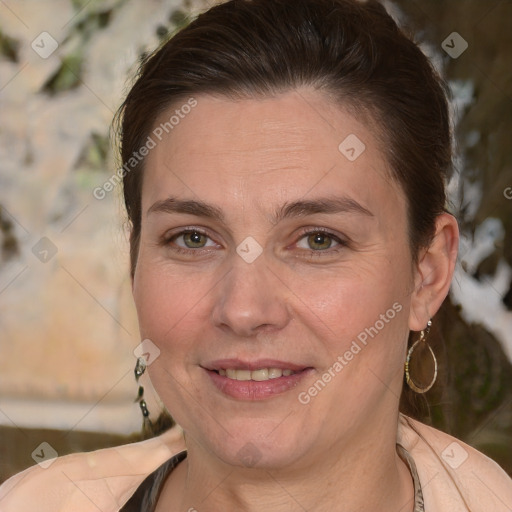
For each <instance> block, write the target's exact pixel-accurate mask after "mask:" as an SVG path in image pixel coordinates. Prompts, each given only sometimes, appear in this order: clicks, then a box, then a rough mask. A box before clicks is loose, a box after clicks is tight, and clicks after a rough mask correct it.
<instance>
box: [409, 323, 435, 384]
mask: <svg viewBox="0 0 512 512" xmlns="http://www.w3.org/2000/svg"><path fill="white" fill-rule="evenodd" d="M431 326H432V321H431V320H429V321H428V323H427V327H426V328H425V329H424V330H423V331H421V334H420V338H419V339H418V340H416V341H415V342H414V344H413V345H412V346H411V348H410V349H409V351H408V352H407V358H406V360H405V380H406V382H407V384H408V386H409V387H410V388H411V389H412V390H413V391H416V393H426V392H427V391H428V390H429V389H430V388H431V387H432V386H433V385H434V383H435V381H436V379H437V359H436V356H435V354H434V351H433V350H432V348H431V347H430V345H429V344H428V342H427V339H426V338H427V335H428V333H429V332H430V327H431ZM416 349H418V351H419V352H420V354H421V353H422V352H428V353H429V355H430V356H431V357H432V360H433V364H434V372H433V373H434V376H433V378H432V380H431V381H430V383H429V384H427V385H426V386H424V385H422V384H421V383H418V382H414V379H413V377H411V374H410V371H411V367H413V368H414V369H415V370H418V371H419V370H420V369H421V360H422V357H421V356H418V354H416V355H415V356H414V359H413V353H414V351H415V350H416ZM417 358H418V359H417ZM411 359H413V361H412V364H411ZM416 359H417V361H416V362H414V360H416Z"/></svg>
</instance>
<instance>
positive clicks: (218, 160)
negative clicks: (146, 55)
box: [142, 89, 401, 211]
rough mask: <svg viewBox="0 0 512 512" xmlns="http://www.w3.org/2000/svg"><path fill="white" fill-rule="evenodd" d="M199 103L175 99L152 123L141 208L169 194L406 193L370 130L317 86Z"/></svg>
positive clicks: (202, 98)
mask: <svg viewBox="0 0 512 512" xmlns="http://www.w3.org/2000/svg"><path fill="white" fill-rule="evenodd" d="M195 101H196V102H197V104H196V105H195V106H194V107H193V108H191V109H188V108H185V109H183V110H181V108H182V106H183V105H184V104H185V103H186V100H185V101H184V102H183V105H181V104H179V103H178V104H175V105H173V106H172V107H171V108H170V109H168V111H167V112H165V113H164V114H163V115H162V116H160V118H159V119H158V120H157V121H156V123H155V125H154V129H153V132H152V135H151V136H152V137H153V138H154V139H155V142H156V145H155V147H154V148H153V149H152V150H151V151H150V153H149V155H148V156H147V160H146V166H145V171H144V172H145V176H144V185H143V194H142V198H143V205H142V206H143V211H146V210H147V208H148V207H149V206H150V205H151V204H153V202H155V201H157V200H161V199H164V198H165V196H166V195H169V194H172V195H173V196H176V195H184V196H187V197H192V196H196V197H195V198H196V199H197V196H199V197H200V198H201V199H208V200H210V201H211V202H214V203H215V202H216V203H218V204H223V203H224V204H225V203H226V199H227V198H229V199H230V201H231V204H232V206H233V208H235V207H236V206H240V205H237V204H236V201H237V198H238V199H240V197H241V196H243V199H244V202H245V205H247V204H249V203H251V202H252V204H254V205H256V204H258V203H261V202H262V201H264V202H266V203H268V204H270V202H271V201H274V202H275V203H279V202H280V201H281V200H283V199H286V200H289V199H297V198H298V197H305V196H307V195H308V194H309V195H311V194H313V195H314V194H316V193H317V194H321V195H326V194H332V193H336V192H337V191H338V192H340V193H343V194H345V195H346V194H348V195H354V196H356V197H357V198H358V200H360V201H362V202H363V203H364V202H366V204H370V203H372V202H375V200H376V199H377V196H381V198H383V197H386V196H387V197H388V199H391V200H393V199H392V198H391V197H390V196H396V198H399V197H400V195H401V190H399V187H398V185H397V184H396V183H395V182H394V181H393V180H391V179H390V178H389V176H390V172H389V169H388V165H387V161H386V158H385V156H384V153H383V151H381V148H380V145H379V141H378V138H377V137H376V134H375V133H374V131H373V130H372V128H371V127H370V126H368V125H367V124H365V123H364V122H363V121H362V120H359V119H357V118H356V117H355V116H354V115H351V114H349V113H348V112H347V111H346V110H345V109H343V108H342V107H340V106H336V105H334V104H333V103H332V102H331V101H329V100H328V99H327V98H326V97H324V96H322V95H321V94H320V93H318V92H315V91H312V90H309V89H304V90H295V91H289V92H286V93H282V94H280V95H279V96H276V97H272V98H258V99H253V98H251V99H241V100H236V101H235V100H232V99H228V98H225V97H215V96H210V95H199V96H197V97H195ZM185 111H186V112H187V113H186V114H185V113H184V112H185ZM171 118H172V121H173V123H172V124H171V123H169V121H170V120H171ZM166 123H167V124H166ZM162 127H163V129H162ZM155 133H156V134H157V135H159V137H156V136H155ZM159 138H160V139H161V140H159ZM264 192H265V193H264ZM263 193H264V196H263V195H262V194H263ZM228 206H229V205H227V204H226V207H228Z"/></svg>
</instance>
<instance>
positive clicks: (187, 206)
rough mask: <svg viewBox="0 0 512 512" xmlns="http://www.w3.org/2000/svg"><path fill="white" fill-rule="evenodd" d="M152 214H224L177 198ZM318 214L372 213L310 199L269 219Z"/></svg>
mask: <svg viewBox="0 0 512 512" xmlns="http://www.w3.org/2000/svg"><path fill="white" fill-rule="evenodd" d="M151 213H169V214H172V213H182V214H189V215H195V216H196V217H204V218H207V219H212V220H216V221H219V222H224V221H225V216H224V213H223V212H222V210H221V209H220V208H217V207H216V206H214V205H211V204H208V203H206V202H204V201H196V200H193V199H187V200H183V199H177V198H176V197H168V198H166V199H163V200H160V201H156V202H155V203H154V204H153V205H152V206H151V207H150V208H149V209H148V211H147V214H146V215H149V214H151ZM317 213H330V214H336V213H357V214H360V215H364V216H368V217H373V216H374V215H373V213H372V212H371V211H370V210H368V209H367V208H365V207H364V206H363V205H361V204H359V203H358V202H357V201H355V200H354V199H352V198H350V197H346V196H342V197H322V198H318V199H311V200H298V201H293V202H291V203H285V204H283V205H282V206H281V207H279V208H277V209H276V210H275V211H274V213H273V215H272V216H271V220H272V223H274V224H277V223H278V222H280V221H282V220H283V219H288V218H295V217H305V216H308V215H314V214H317Z"/></svg>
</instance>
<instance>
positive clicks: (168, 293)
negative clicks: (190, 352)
mask: <svg viewBox="0 0 512 512" xmlns="http://www.w3.org/2000/svg"><path fill="white" fill-rule="evenodd" d="M212 281H213V280H212V279H211V278H206V277H205V276H203V277H201V276H198V275H196V274H193V273H188V272H186V271H184V270H183V269H181V270H180V271H179V272H177V271H176V270H174V271H173V270H172V269H171V268H169V267H165V266H162V265H158V264H151V265H149V264H148V265H144V264H143V265H141V266H140V267H139V268H138V269H137V272H136V275H135V282H134V300H135V305H136V308H137V315H138V319H139V326H140V334H141V336H143V337H145V338H149V339H151V340H152V341H153V342H154V343H156V344H157V345H158V346H159V348H160V350H161V351H162V352H163V351H164V350H165V351H166V352H167V351H169V350H170V349H171V348H172V347H173V346H179V345H187V344H188V339H187V333H189V335H188V337H190V335H191V333H192V332H193V331H194V329H193V326H194V325H195V326H197V327H196V329H197V328H200V325H201V324H203V325H204V321H205V317H206V313H205V312H204V305H205V303H206V302H207V297H208V293H209V291H210V290H211V288H212V286H213V283H212ZM171 340H172V343H171Z"/></svg>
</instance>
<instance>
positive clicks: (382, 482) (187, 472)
mask: <svg viewBox="0 0 512 512" xmlns="http://www.w3.org/2000/svg"><path fill="white" fill-rule="evenodd" d="M368 430H370V429H368ZM383 430H384V431H383ZM395 439H396V422H395V429H394V431H393V432H389V431H388V430H387V429H386V428H384V429H379V437H378V438H376V436H375V431H373V432H364V431H360V432H359V433H358V436H357V439H355V438H354V437H351V441H350V443H348V444H342V443H338V444H335V445H332V446H330V447H329V449H328V450H326V451H325V453H322V454H316V455H315V457H316V461H307V463H306V464H304V463H302V464H297V465H295V466H293V467H288V468H286V469H268V470H267V469H256V468H241V467H234V466H230V465H227V464H225V463H223V462H222V461H219V460H218V459H216V458H213V457H212V455H211V454H209V453H207V452H206V451H205V450H203V448H202V447H201V446H200V445H199V444H197V443H196V442H194V440H192V439H187V450H188V455H187V459H186V460H185V461H183V463H181V464H180V465H179V466H178V468H176V469H175V470H174V472H173V473H172V474H171V477H170V478H169V479H168V481H167V483H166V486H165V487H164V489H163V492H162V495H161V498H160V500H159V507H158V508H157V510H158V511H159V510H180V511H190V512H194V511H197V512H216V511H218V510H229V511H231V510H237V511H243V512H256V511H257V512H260V511H261V510H272V511H274V512H281V511H287V512H289V511H290V510H297V511H303V510H307V511H308V512H316V511H318V512H320V511H325V510H336V511H337V512H344V511H351V512H356V511H357V512H370V511H374V510H379V511H381V512H387V511H390V512H391V511H393V512H397V511H400V512H410V511H412V510H413V503H414V499H413V496H414V491H413V485H412V479H411V475H410V473H409V469H408V468H407V466H406V465H405V463H404V462H403V461H402V460H401V459H400V457H399V456H398V454H397V452H396V444H395ZM387 440H389V442H385V441H387ZM340 461H342V462H341V463H340ZM180 502H181V503H180ZM160 505H162V508H160Z"/></svg>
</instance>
